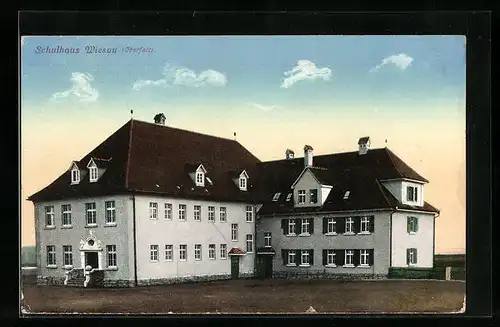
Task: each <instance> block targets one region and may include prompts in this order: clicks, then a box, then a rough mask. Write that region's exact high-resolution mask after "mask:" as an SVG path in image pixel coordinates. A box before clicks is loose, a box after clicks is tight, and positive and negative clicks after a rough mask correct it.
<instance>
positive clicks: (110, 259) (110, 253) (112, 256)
mask: <svg viewBox="0 0 500 327" xmlns="http://www.w3.org/2000/svg"><path fill="white" fill-rule="evenodd" d="M117 262H118V261H117V255H116V245H114V244H110V245H106V265H107V267H108V268H111V269H116V268H117V267H118V263H117ZM113 263H114V264H113Z"/></svg>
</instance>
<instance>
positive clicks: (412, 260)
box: [409, 248, 418, 266]
mask: <svg viewBox="0 0 500 327" xmlns="http://www.w3.org/2000/svg"><path fill="white" fill-rule="evenodd" d="M415 252H417V253H418V251H417V249H416V248H410V264H409V265H410V266H416V265H417V264H418V262H417V260H418V257H417V259H415Z"/></svg>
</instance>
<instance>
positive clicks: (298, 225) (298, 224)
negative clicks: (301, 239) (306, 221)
mask: <svg viewBox="0 0 500 327" xmlns="http://www.w3.org/2000/svg"><path fill="white" fill-rule="evenodd" d="M301 223H302V220H301V219H300V218H297V219H295V233H296V234H297V235H298V234H301V233H302V224H301Z"/></svg>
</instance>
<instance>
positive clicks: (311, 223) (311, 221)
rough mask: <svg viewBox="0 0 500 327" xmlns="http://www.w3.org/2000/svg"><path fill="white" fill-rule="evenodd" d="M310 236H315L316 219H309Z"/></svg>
mask: <svg viewBox="0 0 500 327" xmlns="http://www.w3.org/2000/svg"><path fill="white" fill-rule="evenodd" d="M309 234H311V235H312V234H314V218H309Z"/></svg>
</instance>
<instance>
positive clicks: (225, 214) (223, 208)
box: [219, 207, 227, 223]
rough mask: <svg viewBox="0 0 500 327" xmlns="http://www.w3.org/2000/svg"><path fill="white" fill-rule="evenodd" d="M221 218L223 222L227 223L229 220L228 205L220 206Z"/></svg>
mask: <svg viewBox="0 0 500 327" xmlns="http://www.w3.org/2000/svg"><path fill="white" fill-rule="evenodd" d="M219 219H220V222H221V223H225V222H226V221H227V211H226V207H220V213H219Z"/></svg>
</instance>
